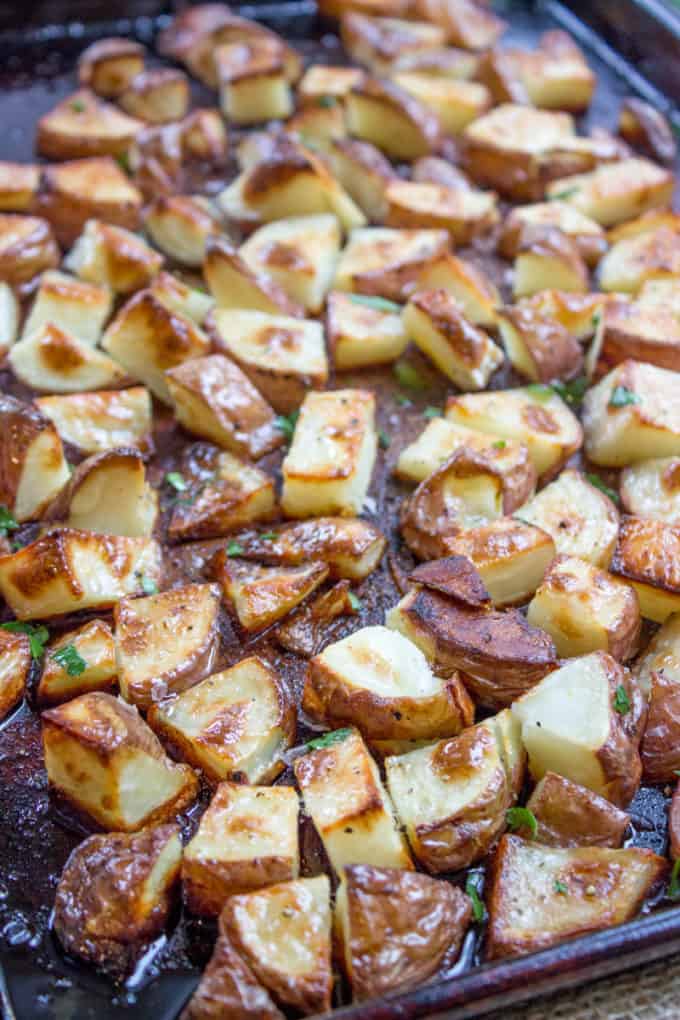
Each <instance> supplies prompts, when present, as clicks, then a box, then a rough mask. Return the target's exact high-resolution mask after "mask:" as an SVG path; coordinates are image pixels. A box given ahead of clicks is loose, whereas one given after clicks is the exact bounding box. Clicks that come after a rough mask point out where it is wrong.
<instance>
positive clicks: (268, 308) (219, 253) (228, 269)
mask: <svg viewBox="0 0 680 1020" xmlns="http://www.w3.org/2000/svg"><path fill="white" fill-rule="evenodd" d="M203 273H204V275H205V279H206V283H207V284H208V287H209V288H210V290H211V293H212V295H213V297H214V298H215V302H216V304H217V306H218V308H238V309H252V310H253V311H256V312H265V313H267V314H269V315H277V314H282V315H293V316H301V315H302V314H303V309H302V308H301V306H300V305H297V304H295V302H294V301H291V299H290V298H289V297H288V295H287V294H286V292H285V290H284V289H283V288H282V287H281V286H279V284H277V283H274V281H273V280H272V279H271V278H270V277H268V276H263V275H262V274H258V273H255V272H253V270H252V269H251V268H250V266H249V265H248V264H247V263H246V261H245V259H244V258H243V257H242V256H241V255H240V254H239V253H238V251H237V250H236V248H234V247H233V246H232V245H231V244H230V243H229V242H228V241H226V240H225V239H224V238H223V237H215V236H213V237H209V238H208V240H207V241H206V246H205V259H204V262H203Z"/></svg>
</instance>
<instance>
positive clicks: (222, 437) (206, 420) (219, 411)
mask: <svg viewBox="0 0 680 1020" xmlns="http://www.w3.org/2000/svg"><path fill="white" fill-rule="evenodd" d="M165 382H166V384H167V387H168V390H169V392H170V397H171V399H172V402H173V404H174V407H175V415H176V417H177V420H178V421H179V422H180V424H181V425H183V426H184V428H185V429H186V430H187V432H191V433H193V434H194V435H198V436H205V438H206V439H211V440H212V441H213V442H214V443H217V444H218V445H219V446H221V447H223V448H224V449H227V450H232V451H233V452H234V453H237V454H241V455H242V456H245V457H251V458H253V459H255V460H256V459H257V458H259V457H262V456H263V455H264V454H265V453H270V452H271V451H272V450H275V449H276V448H277V447H279V446H281V444H282V443H283V441H284V437H283V433H282V432H281V430H280V429H278V428H277V427H276V420H275V415H274V411H273V410H272V408H271V407H270V405H269V404H268V403H267V401H266V400H265V399H264V397H262V396H261V395H260V393H259V392H258V390H256V389H255V387H254V386H253V384H252V383H251V381H250V379H249V378H248V376H247V375H245V373H244V372H242V371H241V369H240V368H239V367H238V365H236V364H235V363H234V362H233V361H231V360H230V359H229V358H225V357H224V355H222V354H210V355H207V356H206V357H204V358H190V359H189V360H188V361H184V362H182V363H181V364H180V365H176V366H175V367H174V368H170V369H168V370H167V371H166V373H165Z"/></svg>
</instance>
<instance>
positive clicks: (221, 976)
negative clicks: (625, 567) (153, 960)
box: [181, 934, 284, 1020]
mask: <svg viewBox="0 0 680 1020" xmlns="http://www.w3.org/2000/svg"><path fill="white" fill-rule="evenodd" d="M215 1009H217V1010H219V1011H223V1012H224V1013H225V1014H226V1015H228V1016H232V1017H233V1018H234V1020H249V1018H250V1017H252V1016H253V1015H255V1016H257V1017H258V1020H284V1016H283V1013H282V1012H281V1011H280V1010H279V1009H277V1007H276V1006H275V1005H274V1003H273V1001H272V999H271V997H270V996H269V993H268V992H267V991H266V989H264V988H263V987H262V985H261V984H259V982H258V980H257V978H256V977H255V975H254V974H253V972H252V970H251V969H250V967H248V966H246V964H245V963H244V962H243V960H242V959H241V957H240V956H239V954H238V953H237V952H236V950H235V949H234V947H233V946H232V944H231V942H230V941H229V939H228V938H227V937H226V935H222V934H219V935H218V936H217V941H216V943H215V948H214V949H213V954H212V956H211V957H210V959H209V961H208V964H207V966H206V968H205V970H204V971H203V974H202V975H201V980H200V981H199V983H198V985H197V987H196V991H195V992H194V994H193V995H192V996H191V999H190V1000H189V1002H188V1003H187V1005H186V1006H185V1007H184V1010H183V1012H182V1013H181V1020H215ZM218 1015H219V1014H218Z"/></svg>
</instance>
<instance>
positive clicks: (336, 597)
mask: <svg viewBox="0 0 680 1020" xmlns="http://www.w3.org/2000/svg"><path fill="white" fill-rule="evenodd" d="M353 601H354V600H353V598H352V592H351V591H350V586H349V581H347V580H343V581H338V583H337V584H334V585H333V587H332V588H329V589H328V590H327V591H324V592H322V593H321V595H317V596H316V598H314V599H312V600H311V601H310V602H308V603H306V605H303V606H302V607H301V608H300V609H298V610H297V612H295V613H293V614H292V615H291V617H290V618H289V619H288V620H286V621H285V622H284V623H282V624H281V625H280V626H279V627H277V628H276V634H275V639H276V643H277V644H278V645H280V647H281V648H284V649H285V650H286V651H288V652H294V653H295V654H296V655H299V656H301V657H302V658H304V659H311V658H312V656H313V655H318V653H319V652H320V651H321V650H322V648H323V647H324V646H325V645H327V644H328V643H329V636H330V634H331V633H332V628H333V622H334V621H335V620H337V619H338V617H340V616H353V615H354V614H355V613H356V612H357V608H356V604H353Z"/></svg>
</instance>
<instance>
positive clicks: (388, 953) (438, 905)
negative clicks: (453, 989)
mask: <svg viewBox="0 0 680 1020" xmlns="http://www.w3.org/2000/svg"><path fill="white" fill-rule="evenodd" d="M471 916H472V908H471V905H470V901H469V900H468V898H467V897H466V896H464V895H463V893H462V892H461V891H460V889H458V888H457V887H456V886H454V885H450V884H449V883H448V882H439V881H437V880H436V879H432V878H430V877H429V876H427V875H420V874H418V873H416V872H411V871H399V870H398V869H396V868H375V867H372V866H371V865H368V864H354V865H351V866H350V867H348V868H345V869H344V872H343V878H342V881H341V883H340V886H339V888H338V892H337V894H336V904H335V919H336V924H337V926H338V928H339V931H340V936H341V939H342V957H341V959H342V964H343V968H344V970H345V972H346V974H347V977H348V979H349V982H350V985H351V987H352V998H353V999H354V1000H355V1001H358V1002H361V1001H363V1000H364V999H370V998H373V996H380V995H386V994H388V993H390V992H394V991H406V990H408V989H409V988H413V987H415V986H416V985H419V984H421V983H422V982H424V981H427V979H428V978H430V977H432V975H433V974H436V972H437V970H438V968H439V965H440V964H441V962H442V960H443V959H444V956H446V957H447V958H449V954H450V956H451V958H453V957H455V956H457V955H458V952H459V951H460V946H461V944H462V941H463V937H464V935H465V931H466V929H467V927H468V925H469V923H470V919H471ZM414 931H417V932H418V940H417V942H416V943H414V941H413V938H412V935H413V932H414Z"/></svg>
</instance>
